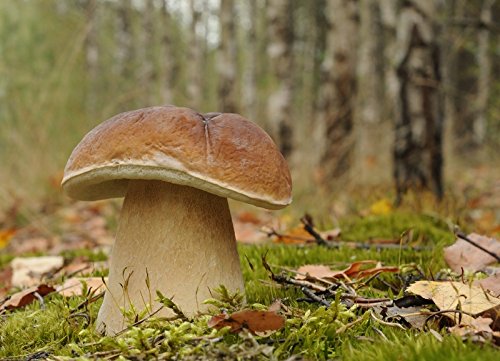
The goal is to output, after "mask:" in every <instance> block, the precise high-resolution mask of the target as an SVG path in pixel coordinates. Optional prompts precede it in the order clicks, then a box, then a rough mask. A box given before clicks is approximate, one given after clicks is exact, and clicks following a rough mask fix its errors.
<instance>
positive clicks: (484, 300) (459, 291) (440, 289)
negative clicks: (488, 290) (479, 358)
mask: <svg viewBox="0 0 500 361" xmlns="http://www.w3.org/2000/svg"><path fill="white" fill-rule="evenodd" d="M406 290H407V291H408V292H411V293H413V294H416V295H419V296H421V297H423V298H426V299H429V300H432V301H433V302H434V303H435V304H436V306H437V307H438V308H439V309H440V310H457V309H460V310H462V311H465V312H467V313H470V314H472V315H479V314H481V313H483V312H485V311H488V310H491V309H493V308H495V307H498V306H500V299H498V298H495V297H492V296H488V295H487V294H485V291H483V290H482V289H481V288H479V287H476V286H472V285H467V284H464V283H461V282H448V281H447V282H437V281H417V282H415V283H413V284H412V285H411V286H410V287H408V288H407V289H406ZM446 315H447V316H448V317H450V318H452V319H453V320H455V322H457V320H458V319H459V315H457V314H456V313H453V312H450V313H446ZM460 317H461V324H470V323H471V322H472V320H473V319H474V318H473V317H470V316H468V315H466V314H462V315H460Z"/></svg>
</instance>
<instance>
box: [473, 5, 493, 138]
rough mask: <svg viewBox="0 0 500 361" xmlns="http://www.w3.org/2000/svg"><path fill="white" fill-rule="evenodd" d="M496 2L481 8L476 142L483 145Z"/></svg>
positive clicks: (475, 127)
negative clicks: (491, 34)
mask: <svg viewBox="0 0 500 361" xmlns="http://www.w3.org/2000/svg"><path fill="white" fill-rule="evenodd" d="M494 2H495V0H484V1H483V5H482V8H481V15H480V23H481V27H480V28H479V34H478V49H477V65H478V69H479V70H478V84H477V98H476V119H475V121H474V127H473V130H474V140H475V143H476V144H482V143H483V142H484V138H485V136H486V126H487V113H488V101H489V98H490V87H491V86H490V79H491V75H492V72H491V56H490V29H489V28H490V26H491V22H492V7H493V3H494Z"/></svg>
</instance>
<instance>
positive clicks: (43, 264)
mask: <svg viewBox="0 0 500 361" xmlns="http://www.w3.org/2000/svg"><path fill="white" fill-rule="evenodd" d="M63 265H64V259H63V257H61V256H46V257H26V258H20V257H18V258H14V259H13V260H12V262H11V267H12V286H13V287H29V286H33V285H36V284H37V283H39V282H40V280H41V278H42V277H43V276H44V275H45V274H47V273H49V272H53V271H55V270H57V269H59V268H61V267H62V266H63Z"/></svg>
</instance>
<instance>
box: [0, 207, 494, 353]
mask: <svg viewBox="0 0 500 361" xmlns="http://www.w3.org/2000/svg"><path fill="white" fill-rule="evenodd" d="M342 227H343V229H344V233H343V237H344V239H346V240H351V241H352V240H359V241H365V240H368V239H370V238H379V237H380V238H389V237H397V236H398V235H400V234H401V233H402V232H404V231H405V230H407V229H408V228H412V229H414V236H413V237H414V239H413V241H414V242H417V241H419V242H420V243H421V244H422V245H432V246H433V247H432V248H431V249H428V250H424V251H420V252H415V251H410V250H398V249H392V250H377V249H369V250H360V249H353V248H350V247H347V246H344V247H340V248H339V249H327V248H324V247H317V246H305V247H300V246H284V245H278V244H266V245H239V251H240V256H241V263H242V270H243V274H244V278H245V281H246V294H247V302H249V303H250V304H254V305H253V307H255V308H262V307H263V306H262V305H269V304H270V303H271V302H273V301H274V300H275V299H276V298H281V299H282V300H283V302H284V303H285V304H286V305H287V306H288V307H289V308H290V310H291V311H290V312H291V313H292V314H293V316H290V315H289V316H288V317H287V321H286V325H285V327H284V328H283V329H282V330H279V331H277V332H276V333H274V334H272V335H270V336H268V337H259V336H252V335H250V334H242V335H234V334H230V333H228V331H227V330H224V329H223V330H214V329H211V328H209V327H208V326H207V320H208V319H209V317H210V316H209V315H205V316H202V317H199V318H197V319H195V320H192V321H185V320H176V321H165V320H161V319H151V320H148V321H146V322H143V323H141V324H140V325H138V326H137V327H132V328H131V329H129V330H128V331H126V332H124V333H123V334H122V335H120V336H118V337H114V338H112V337H102V336H100V335H98V334H96V333H95V332H94V330H93V322H94V320H95V318H96V316H97V311H98V309H99V306H100V302H101V301H100V300H99V301H97V302H94V303H91V304H90V305H89V306H88V308H86V307H80V308H78V306H81V305H82V302H83V301H84V300H85V299H84V297H72V298H69V299H64V298H62V297H61V296H60V295H57V294H54V295H49V296H48V297H46V298H45V301H44V305H40V304H39V303H38V302H36V303H34V304H32V305H30V306H28V307H26V308H24V309H21V310H17V311H13V312H9V313H6V314H4V315H2V316H1V317H2V318H1V321H0V357H3V358H5V357H22V358H28V357H30V356H34V355H38V356H39V357H42V356H43V357H46V356H49V355H58V356H61V357H67V358H83V359H85V358H97V359H99V358H109V359H113V358H116V357H118V356H121V357H122V358H125V359H147V358H151V359H154V358H160V359H161V358H164V359H185V360H212V359H221V360H234V359H240V360H261V359H262V360H267V359H287V358H288V357H290V356H292V355H300V356H302V357H304V358H305V359H310V360H327V359H357V360H420V359H425V360H442V359H448V360H450V361H451V360H475V359H481V360H489V359H493V357H495V356H497V355H498V352H497V351H496V350H495V349H494V348H493V347H490V346H488V345H484V346H483V347H480V346H477V345H474V344H468V343H463V342H462V341H461V340H459V339H457V338H455V337H453V336H450V335H445V334H444V335H443V341H442V342H438V341H437V340H436V338H435V337H434V336H433V335H431V334H429V333H418V332H416V331H414V330H399V329H394V328H390V327H387V326H385V325H381V324H379V323H377V322H376V321H375V320H373V319H372V318H371V317H369V314H368V313H363V312H362V311H360V310H356V309H346V307H345V306H344V305H342V304H338V303H336V304H333V305H332V306H331V307H330V308H329V309H325V308H324V307H318V306H317V305H311V304H308V303H304V302H300V300H298V299H300V297H303V295H302V294H301V293H300V291H298V290H297V289H295V288H292V287H277V286H275V285H272V284H271V283H270V282H269V277H268V274H267V272H266V270H265V268H264V266H263V264H262V257H263V256H264V255H265V257H266V260H267V262H268V263H269V264H270V265H271V266H272V267H274V269H276V270H278V269H279V267H290V268H294V267H297V266H300V265H303V264H308V263H324V264H331V265H334V267H336V268H337V267H338V268H339V269H340V268H342V267H344V266H345V265H346V264H349V263H351V262H353V261H356V260H366V259H375V260H380V261H382V262H384V263H385V264H388V265H404V264H411V263H416V264H418V265H420V267H421V269H423V270H424V271H425V272H426V273H433V274H435V273H436V272H437V271H438V270H440V269H441V268H442V267H443V266H444V263H443V260H442V254H441V253H440V252H439V251H438V252H436V249H435V248H434V246H435V247H437V249H440V248H442V247H443V246H444V245H445V244H447V243H450V242H451V241H452V240H453V237H452V235H451V233H450V232H449V231H448V229H447V225H446V223H444V222H442V221H440V220H439V219H435V218H433V217H429V216H422V215H419V216H414V215H411V214H404V213H403V214H391V215H385V216H376V217H375V216H373V217H364V218H360V217H357V218H354V219H348V220H344V221H342ZM78 255H82V254H81V253H80V252H76V253H68V254H66V256H67V257H75V256H78ZM85 255H86V256H89V255H90V256H91V258H92V259H94V260H102V259H103V257H104V256H103V255H100V254H97V255H95V254H87V253H85ZM5 257H6V259H8V257H7V256H5ZM384 277H385V278H384V279H385V280H386V281H388V282H391V283H392V284H398V282H400V284H399V286H402V283H401V282H403V281H402V280H401V279H399V278H398V277H397V276H395V275H387V276H384ZM372 286H373V287H367V288H366V290H364V291H363V292H365V295H366V296H369V295H380V293H381V292H382V293H385V295H387V294H389V295H390V294H391V292H392V291H391V292H389V290H388V289H387V287H385V286H384V284H383V283H380V284H375V283H374V284H373V285H372ZM384 287H385V288H384ZM228 299H229V296H228V295H227V296H226V301H224V302H226V303H224V302H222V303H217V306H218V307H219V308H221V309H228V310H232V309H235V308H237V303H238V300H237V299H233V300H232V301H231V302H230V303H228V302H229V300H228ZM359 317H361V318H362V319H361V321H360V322H358V323H356V324H354V325H351V326H348V327H346V325H349V323H350V322H352V321H353V320H356V319H359Z"/></svg>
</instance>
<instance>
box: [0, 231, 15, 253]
mask: <svg viewBox="0 0 500 361" xmlns="http://www.w3.org/2000/svg"><path fill="white" fill-rule="evenodd" d="M15 233H16V230H15V229H3V230H0V249H3V248H5V247H7V245H8V244H9V241H10V240H11V238H12V237H13V236H14V234H15Z"/></svg>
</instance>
